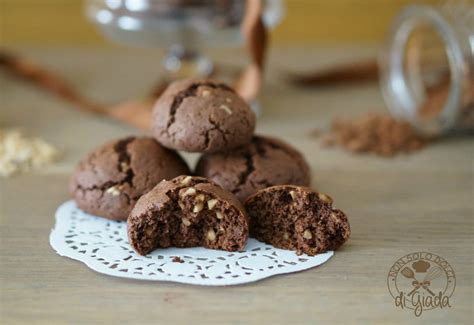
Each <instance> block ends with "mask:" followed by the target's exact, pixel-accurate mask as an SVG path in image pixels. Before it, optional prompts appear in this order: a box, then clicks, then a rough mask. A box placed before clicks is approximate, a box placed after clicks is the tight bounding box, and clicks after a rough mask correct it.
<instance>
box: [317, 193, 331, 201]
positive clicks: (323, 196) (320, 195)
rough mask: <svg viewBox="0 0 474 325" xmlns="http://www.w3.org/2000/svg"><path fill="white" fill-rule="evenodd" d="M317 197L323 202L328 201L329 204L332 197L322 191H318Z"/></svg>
mask: <svg viewBox="0 0 474 325" xmlns="http://www.w3.org/2000/svg"><path fill="white" fill-rule="evenodd" d="M318 197H319V199H320V200H321V201H323V202H326V203H329V204H331V203H332V198H331V197H330V196H329V195H326V194H324V193H319V194H318Z"/></svg>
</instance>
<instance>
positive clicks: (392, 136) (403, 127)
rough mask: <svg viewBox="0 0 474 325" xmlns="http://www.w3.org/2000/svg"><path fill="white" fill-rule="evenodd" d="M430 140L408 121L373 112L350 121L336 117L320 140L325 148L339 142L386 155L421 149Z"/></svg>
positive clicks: (345, 145)
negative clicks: (416, 130) (417, 131)
mask: <svg viewBox="0 0 474 325" xmlns="http://www.w3.org/2000/svg"><path fill="white" fill-rule="evenodd" d="M430 141H431V139H429V138H426V137H423V136H421V135H419V134H417V133H416V132H415V130H414V129H413V128H412V126H411V125H410V124H409V123H408V122H405V121H399V120H396V119H394V118H393V117H391V116H390V115H386V114H381V113H374V112H368V113H365V114H363V115H361V116H358V117H355V118H353V119H351V120H348V119H335V120H334V121H333V122H332V125H331V129H330V130H329V131H328V132H327V133H326V134H324V135H322V136H321V137H320V143H321V145H322V146H325V147H328V146H335V145H337V146H340V147H342V148H344V149H346V150H348V151H351V152H354V153H373V154H376V155H379V156H384V157H392V156H395V155H397V154H399V153H411V152H414V151H417V150H420V149H421V148H423V147H424V146H426V145H427V144H428V143H429V142H430Z"/></svg>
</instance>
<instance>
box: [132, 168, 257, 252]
mask: <svg viewBox="0 0 474 325" xmlns="http://www.w3.org/2000/svg"><path fill="white" fill-rule="evenodd" d="M248 227H249V226H248V218H247V214H246V212H245V210H244V208H243V206H242V205H241V204H240V202H239V201H238V200H237V198H235V197H234V196H233V195H232V194H231V193H229V192H227V191H225V190H223V189H222V188H220V187H219V186H217V185H216V184H214V183H213V182H211V181H209V180H207V179H205V178H202V177H193V176H179V177H176V178H175V179H172V180H171V181H162V182H160V183H159V184H158V185H157V186H156V187H155V188H153V189H152V190H151V191H150V192H148V193H147V194H145V195H144V196H142V197H141V198H140V199H139V200H138V202H137V204H136V205H135V208H133V210H132V212H131V213H130V217H129V218H128V238H129V242H130V245H132V247H133V249H135V251H136V252H137V253H138V254H141V255H146V254H148V253H150V252H152V251H153V250H155V249H157V248H165V247H170V246H174V247H194V246H204V247H207V248H212V249H221V250H226V251H237V250H241V249H243V248H244V246H245V244H246V242H247V238H248V231H249V228H248Z"/></svg>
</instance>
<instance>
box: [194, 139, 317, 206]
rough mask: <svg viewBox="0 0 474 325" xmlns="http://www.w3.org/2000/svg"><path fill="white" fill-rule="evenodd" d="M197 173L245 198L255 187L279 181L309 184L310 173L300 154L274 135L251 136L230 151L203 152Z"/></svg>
mask: <svg viewBox="0 0 474 325" xmlns="http://www.w3.org/2000/svg"><path fill="white" fill-rule="evenodd" d="M196 174H197V175H199V176H203V177H207V178H209V179H212V180H213V181H214V182H216V183H217V184H218V185H220V186H221V187H222V188H224V189H226V190H228V191H230V192H232V193H233V194H235V196H237V198H239V200H240V201H242V202H243V201H244V200H245V199H246V198H247V197H248V196H249V195H251V194H253V193H255V192H256V191H257V190H260V189H263V188H266V187H269V186H272V185H281V184H294V185H305V186H307V185H309V183H310V180H311V177H310V171H309V167H308V164H307V163H306V161H305V160H304V158H303V156H302V155H301V154H300V153H299V152H298V151H297V150H296V149H294V148H293V147H291V146H290V145H289V144H287V143H285V142H283V141H281V140H277V139H275V138H270V137H263V136H254V137H253V138H252V142H250V143H249V144H248V145H246V146H244V147H241V148H238V149H236V150H233V151H227V152H220V153H215V154H206V155H203V156H202V157H201V159H200V160H199V162H198V164H197V167H196Z"/></svg>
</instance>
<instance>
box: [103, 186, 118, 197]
mask: <svg viewBox="0 0 474 325" xmlns="http://www.w3.org/2000/svg"><path fill="white" fill-rule="evenodd" d="M105 193H109V194H112V195H113V196H117V195H120V191H119V189H118V188H117V186H112V187H109V188H108V189H107V190H106V191H105Z"/></svg>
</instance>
